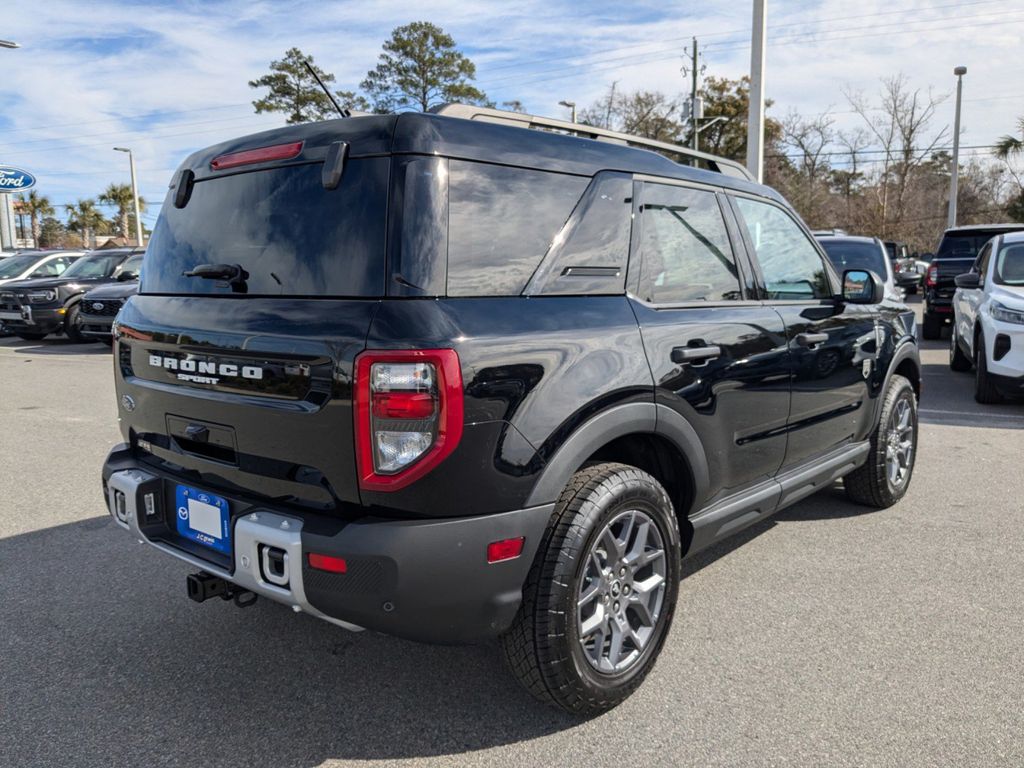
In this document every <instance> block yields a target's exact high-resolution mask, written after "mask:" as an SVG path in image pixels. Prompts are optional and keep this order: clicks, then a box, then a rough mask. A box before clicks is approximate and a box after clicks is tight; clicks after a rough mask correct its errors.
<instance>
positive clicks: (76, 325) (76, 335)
mask: <svg viewBox="0 0 1024 768" xmlns="http://www.w3.org/2000/svg"><path fill="white" fill-rule="evenodd" d="M64 333H65V335H67V337H68V338H69V339H70V340H71V341H73V342H75V343H76V344H82V343H84V342H86V341H88V339H87V338H85V336H83V335H82V328H81V322H80V318H79V308H78V305H77V304H75V305H74V306H72V307H69V308H68V313H67V314H66V315H64Z"/></svg>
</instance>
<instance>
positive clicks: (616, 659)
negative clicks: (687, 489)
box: [502, 464, 681, 715]
mask: <svg viewBox="0 0 1024 768" xmlns="http://www.w3.org/2000/svg"><path fill="white" fill-rule="evenodd" d="M680 556H681V554H680V543H679V528H678V524H677V522H676V517H675V513H674V511H673V508H672V503H671V501H670V500H669V498H668V495H667V494H666V493H665V490H664V488H662V487H661V485H660V484H659V483H658V481H657V480H655V479H654V478H653V477H651V476H650V475H649V474H647V473H646V472H643V471H641V470H639V469H637V468H636V467H630V466H627V465H624V464H598V465H596V466H592V467H587V468H586V469H583V470H581V471H579V472H577V473H576V474H575V475H573V478H572V480H571V481H570V482H569V485H568V486H567V487H566V489H565V490H564V491H563V492H562V496H561V498H560V499H559V501H558V505H557V506H556V508H555V512H554V514H553V515H552V519H551V522H550V523H549V525H548V529H547V531H546V533H545V535H544V540H543V541H542V542H541V545H540V550H539V551H538V553H537V557H536V560H535V561H534V564H533V568H532V569H531V571H530V575H529V577H528V579H527V582H526V586H525V587H524V589H523V604H522V606H521V607H520V609H519V613H518V614H517V615H516V619H515V621H514V622H513V625H512V627H511V628H510V629H509V631H508V632H507V633H505V634H504V635H503V636H502V648H503V650H504V653H505V658H506V660H507V661H508V664H509V667H510V668H511V669H512V672H513V673H514V674H515V675H516V676H517V677H518V678H519V681H520V682H521V683H522V684H523V686H524V687H526V689H527V690H528V691H530V693H532V694H533V695H534V696H535V697H536V698H538V699H540V700H541V701H544V702H546V703H548V704H553V705H555V706H557V707H561V708H562V709H564V710H566V711H568V712H572V713H575V714H584V715H593V714H598V713H600V712H604V711H606V710H608V709H611V708H612V707H614V706H616V705H617V704H619V703H620V702H622V701H623V700H624V699H626V698H627V697H628V696H629V695H630V694H631V693H632V692H633V691H634V690H636V688H637V687H639V685H640V684H641V683H642V682H643V680H644V678H645V677H646V676H647V673H648V672H650V670H651V667H652V666H653V665H654V661H655V659H656V658H657V657H658V654H659V652H660V651H661V647H662V645H663V643H664V641H665V636H666V634H667V633H668V629H669V626H670V625H671V623H672V616H673V613H674V611H675V603H676V596H677V594H678V590H679V565H680Z"/></svg>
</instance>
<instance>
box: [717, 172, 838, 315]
mask: <svg viewBox="0 0 1024 768" xmlns="http://www.w3.org/2000/svg"><path fill="white" fill-rule="evenodd" d="M726 196H727V197H728V198H729V204H730V208H731V209H732V212H733V216H735V217H736V225H737V228H738V229H739V230H740V234H741V236H742V238H743V243H744V246H745V248H746V250H747V253H748V257H749V260H750V263H751V265H752V269H753V270H754V274H755V275H756V277H757V284H758V293H759V295H760V298H761V301H762V302H763V303H765V304H778V305H785V304H790V305H793V304H807V303H808V300H807V299H772V298H770V297H769V295H768V287H767V284H766V282H765V279H764V273H763V272H762V271H761V263H760V261H758V258H757V249H756V248H755V247H754V243H753V241H751V239H750V233H749V232H748V231H747V227H746V225H745V224H744V223H743V222H744V219H743V214H741V213H740V211H739V208H738V207H737V205H736V198H738V197H744V198H746V199H748V200H753V201H754V202H758V203H762V204H764V205H770V206H772V207H774V208H777V209H778V210H780V211H782V212H783V213H784V214H785V215H786V216H788V217H789V219H790V221H792V222H793V223H794V224H795V225H796V226H797V229H799V230H800V231H801V232H803V233H804V236H805V237H806V238H807V239H808V240H809V241H810V242H811V244H812V245H813V248H814V251H815V253H817V254H818V258H819V259H820V260H821V264H822V266H823V267H824V270H825V275H826V276H827V277H828V282H829V287H830V288H831V290H832V296H830V297H825V298H821V299H812V300H811V301H812V302H817V303H827V302H829V301H831V300H832V297H834V296H836V295H838V293H839V282H840V281H839V276H838V275H837V274H836V270H835V267H833V266H832V262H830V261H829V259H828V257H827V256H826V255H825V251H824V250H823V249H822V247H821V244H820V243H819V242H818V240H817V238H816V237H814V235H812V234H811V232H810V230H809V229H807V227H806V226H805V225H804V223H803V222H802V221H801V220H800V219H798V218H796V217H795V216H793V214H792V213H791V212H790V211H789V210H787V209H786V207H785V206H784V205H779V203H777V202H776V201H774V200H772V199H770V198H767V197H760V196H758V195H750V194H746V193H743V192H734V191H732V190H727V191H726Z"/></svg>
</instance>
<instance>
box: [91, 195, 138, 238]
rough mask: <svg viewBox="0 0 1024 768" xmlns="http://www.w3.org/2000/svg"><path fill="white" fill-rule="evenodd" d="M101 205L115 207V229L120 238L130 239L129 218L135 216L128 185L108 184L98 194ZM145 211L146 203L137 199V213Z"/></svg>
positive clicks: (133, 203) (132, 199)
mask: <svg viewBox="0 0 1024 768" xmlns="http://www.w3.org/2000/svg"><path fill="white" fill-rule="evenodd" d="M100 202H101V203H109V204H110V205H116V206H117V229H118V234H119V235H121V237H123V238H125V239H127V238H129V237H130V235H129V234H128V232H129V231H130V229H129V228H130V225H131V221H130V219H131V217H132V216H134V215H135V200H134V198H133V196H132V188H131V185H130V184H110V185H109V186H107V188H106V189H105V190H103V192H102V193H101V194H100ZM144 210H146V201H145V200H143V199H142V197H141V196H140V197H139V213H142V211H144Z"/></svg>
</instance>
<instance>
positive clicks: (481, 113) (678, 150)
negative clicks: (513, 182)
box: [430, 104, 756, 181]
mask: <svg viewBox="0 0 1024 768" xmlns="http://www.w3.org/2000/svg"><path fill="white" fill-rule="evenodd" d="M430 111H431V112H433V113H434V114H437V115H444V116H446V117H461V118H463V119H464V120H480V121H481V122H485V123H499V124H501V125H514V126H517V127H519V128H542V129H549V130H556V131H561V132H564V133H568V134H572V135H574V136H579V137H581V138H585V139H594V140H595V141H604V142H608V143H611V144H624V145H626V146H631V147H643V148H645V149H653V150H656V151H658V152H660V153H670V154H673V155H676V156H678V157H681V158H684V160H683V163H685V161H686V160H700V161H702V162H703V163H704V164H706V165H707V167H708V168H709V169H710V170H712V171H716V172H717V173H721V174H723V175H725V176H731V177H733V178H737V179H744V180H745V181H756V179H755V178H754V176H753V175H752V174H751V173H750V171H748V170H747V169H746V168H745V167H744V166H743V165H741V164H740V163H737V162H736V161H735V160H728V159H726V158H724V157H718V155H712V154H710V153H708V152H699V151H697V150H696V149H690V148H689V147H683V146H680V145H679V144H672V143H670V142H667V141H657V140H655V139H645V138H643V137H642V136H633V135H632V134H629V133H620V132H619V131H611V130H608V129H607V128H596V127H594V126H592V125H583V124H582V123H570V122H568V121H567V120H556V119H554V118H552V117H538V116H537V115H528V114H526V113H523V112H506V111H505V110H501V109H491V108H490V107H476V106H473V105H471V104H444V105H442V106H439V107H434V108H433V109H431V110H430ZM669 159H671V158H669ZM676 162H680V161H679V160H677V161H676ZM683 163H681V164H683Z"/></svg>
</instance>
